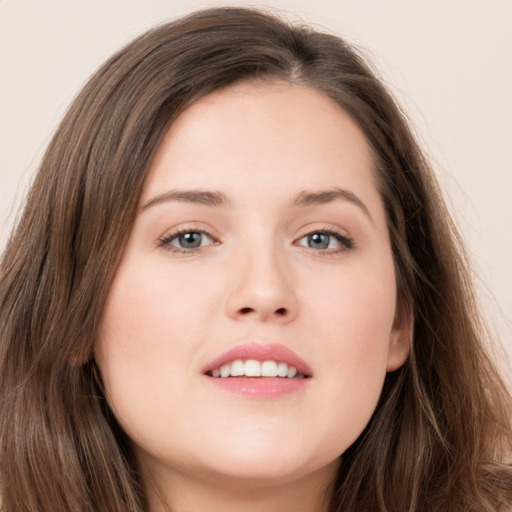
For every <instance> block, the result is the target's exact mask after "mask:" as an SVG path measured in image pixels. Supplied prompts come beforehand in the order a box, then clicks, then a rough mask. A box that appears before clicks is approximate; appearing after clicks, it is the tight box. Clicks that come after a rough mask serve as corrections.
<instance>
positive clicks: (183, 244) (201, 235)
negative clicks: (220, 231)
mask: <svg viewBox="0 0 512 512" xmlns="http://www.w3.org/2000/svg"><path fill="white" fill-rule="evenodd" d="M214 244H215V242H214V240H213V238H212V237H211V236H210V235H209V234H208V233H206V232H204V231H192V230H189V231H179V232H177V233H171V234H170V235H168V236H166V237H165V238H163V239H161V240H160V242H159V246H160V247H164V248H165V249H169V250H173V251H176V252H192V251H194V250H197V249H200V248H202V247H205V246H207V245H214Z"/></svg>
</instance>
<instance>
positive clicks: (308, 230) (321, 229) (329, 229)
mask: <svg viewBox="0 0 512 512" xmlns="http://www.w3.org/2000/svg"><path fill="white" fill-rule="evenodd" d="M315 233H321V234H325V235H330V236H334V237H335V238H336V239H337V240H338V242H339V243H340V244H341V245H342V247H341V248H340V249H314V248H312V247H307V246H304V245H300V247H305V248H307V249H310V250H312V251H314V252H315V253H316V254H327V255H329V254H339V253H342V252H345V251H349V250H352V249H354V247H355V242H354V239H353V237H352V236H351V235H350V234H349V233H348V232H347V231H346V230H344V229H342V228H340V227H338V226H334V225H331V224H329V225H327V224H323V225H313V226H312V225H308V226H306V227H305V228H303V229H302V230H301V233H300V234H299V235H298V236H297V237H296V238H295V240H294V242H293V243H294V245H298V243H297V242H298V241H299V240H302V239H303V238H305V237H307V236H309V235H313V234H315Z"/></svg>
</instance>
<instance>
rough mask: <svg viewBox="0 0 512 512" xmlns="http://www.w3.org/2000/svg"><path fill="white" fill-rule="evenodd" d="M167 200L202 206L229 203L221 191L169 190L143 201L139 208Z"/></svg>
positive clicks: (143, 208) (225, 204)
mask: <svg viewBox="0 0 512 512" xmlns="http://www.w3.org/2000/svg"><path fill="white" fill-rule="evenodd" d="M169 201H183V202H185V203H193V204H200V205H203V206H227V204H228V203H229V201H228V198H227V197H226V195H225V194H223V193H222V192H217V191H209V190H169V191H168V192H164V193H163V194H159V195H157V196H155V197H153V198H152V199H150V200H149V201H148V202H147V203H144V205H143V206H142V208H141V210H145V209H146V208H149V207H150V206H154V205H156V204H160V203H166V202H169Z"/></svg>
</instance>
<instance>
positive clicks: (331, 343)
mask: <svg viewBox="0 0 512 512" xmlns="http://www.w3.org/2000/svg"><path fill="white" fill-rule="evenodd" d="M308 306H309V309H310V311H312V314H313V315H314V317H315V318H314V320H310V322H311V323H314V325H316V326H317V329H316V335H315V339H316V342H317V343H318V346H319V352H320V347H321V352H322V358H323V361H324V365H323V366H319V367H320V368H322V370H323V371H322V374H321V375H319V376H318V378H319V379H322V381H323V382H322V384H325V386H326V388H327V389H329V390H330V392H329V393H326V395H325V396H326V399H327V400H328V403H326V404H324V405H325V407H324V408H323V410H324V411H330V412H326V413H325V414H326V415H327V414H332V418H331V419H332V421H333V422H335V423H338V422H341V426H340V430H341V431H345V432H352V438H351V439H349V441H354V440H355V438H356V437H357V436H358V435H359V433H360V432H361V431H362V430H363V428H364V426H365V425H366V423H367V422H368V421H369V419H370V417H371V415H372V414H373V411H374V409H375V407H376V405H377V402H378V400H379V397H380V394H381V390H382V385H383V382H384V378H385V375H386V365H387V359H388V349H389V341H390V335H391V331H392V327H393V321H394V311H395V287H394V279H389V280H386V279H382V274H381V275H380V276H375V275H371V274H368V273H364V272H361V273H357V272H356V271H354V272H352V273H351V274H350V276H349V277H343V278H340V279H338V280H334V281H333V280H331V281H330V282H329V285H328V286H327V287H326V288H324V291H323V293H322V294H318V295H311V301H310V303H309V305H308ZM326 362H327V363H328V364H327V365H326V364H325V363H326ZM347 413H349V414H348V415H347ZM346 447H347V446H344V448H346Z"/></svg>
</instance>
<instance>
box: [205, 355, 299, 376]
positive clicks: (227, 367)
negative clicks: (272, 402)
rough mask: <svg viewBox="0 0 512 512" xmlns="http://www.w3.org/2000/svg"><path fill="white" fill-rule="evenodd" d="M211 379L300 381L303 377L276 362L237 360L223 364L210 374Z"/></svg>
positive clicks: (293, 367) (292, 368)
mask: <svg viewBox="0 0 512 512" xmlns="http://www.w3.org/2000/svg"><path fill="white" fill-rule="evenodd" d="M211 375H212V377H220V378H222V379H225V378H227V377H244V376H245V377H286V378H288V379H294V378H295V379H302V378H304V377H305V376H304V375H302V374H300V373H298V372H297V368H295V366H288V365H287V364H286V363H279V362H277V361H263V362H260V361H256V360H255V359H248V360H247V361H242V360H241V359H237V360H236V361H233V362H231V363H226V364H223V365H222V366H221V367H220V368H215V370H212V372H211Z"/></svg>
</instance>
